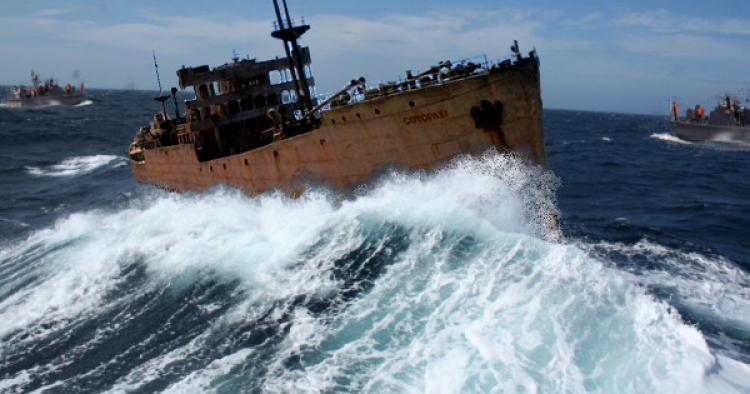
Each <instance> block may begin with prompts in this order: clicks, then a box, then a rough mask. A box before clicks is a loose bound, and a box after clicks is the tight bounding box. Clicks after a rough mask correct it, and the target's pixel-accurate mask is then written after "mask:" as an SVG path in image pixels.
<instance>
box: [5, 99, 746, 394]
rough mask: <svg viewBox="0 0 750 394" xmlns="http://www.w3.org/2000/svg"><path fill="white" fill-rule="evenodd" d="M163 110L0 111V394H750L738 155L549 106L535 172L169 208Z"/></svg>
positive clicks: (510, 164) (495, 172)
mask: <svg viewBox="0 0 750 394" xmlns="http://www.w3.org/2000/svg"><path fill="white" fill-rule="evenodd" d="M154 95H155V94H154V92H132V91H103V90H98V91H90V95H89V97H88V98H89V100H88V101H87V102H86V103H84V104H83V105H81V106H78V107H73V108H59V107H53V108H46V109H35V110H12V109H9V108H3V107H0V141H2V142H3V143H2V144H0V342H1V343H2V346H0V391H2V392H5V391H7V392H32V391H37V392H66V393H67V392H180V393H182V392H222V393H223V392H227V393H228V392H232V393H234V392H451V393H459V392H461V393H465V392H493V391H494V392H528V391H531V392H537V391H538V392H602V393H604V392H606V393H611V392H636V391H638V392H750V365H748V364H750V291H749V290H748V284H749V283H750V280H749V276H748V275H749V273H748V269H749V268H750V257H749V256H750V253H748V252H750V238H749V237H748V236H747V234H748V230H750V200H749V199H748V197H750V177H748V173H749V172H750V147H748V146H746V145H741V144H731V143H698V144H696V143H685V142H681V141H679V140H677V139H675V138H673V137H671V136H670V135H669V128H668V123H667V118H666V116H664V117H661V116H642V115H623V114H606V113H593V112H576V111H558V110H546V111H545V114H544V126H545V136H546V145H547V153H548V161H549V170H545V169H543V168H527V167H525V166H524V165H523V164H522V161H521V160H517V159H515V158H513V157H506V156H502V155H498V154H496V153H491V152H490V153H487V154H485V155H484V156H483V157H480V158H474V159H471V158H459V159H457V160H456V161H455V162H453V163H451V165H449V166H447V167H446V168H444V169H442V170H440V171H438V172H436V173H431V174H426V173H414V174H408V173H407V174H404V173H394V174H391V175H390V176H387V177H384V178H383V179H380V180H379V181H378V182H377V183H376V184H373V185H371V187H370V188H369V190H367V191H363V192H362V193H360V194H358V195H356V196H352V197H350V198H348V199H345V200H343V201H342V200H341V199H339V198H337V197H336V196H335V194H334V193H332V192H330V191H328V190H325V189H313V190H310V191H309V192H306V193H305V194H304V195H303V196H302V197H301V198H300V199H298V200H291V199H288V198H287V197H285V196H284V195H282V194H277V193H267V194H265V195H261V196H258V197H254V198H250V197H247V196H244V195H242V194H240V193H238V192H236V191H234V190H232V189H228V188H216V189H213V190H211V191H209V192H207V193H204V194H199V195H196V194H190V193H188V194H171V193H167V192H164V191H161V190H156V189H153V188H151V187H147V186H140V185H136V184H135V182H134V180H133V177H132V174H131V172H130V167H129V162H128V159H127V147H128V144H129V143H130V141H131V140H132V138H133V136H134V134H135V131H136V130H137V129H138V128H139V127H140V126H142V125H145V124H146V123H147V122H148V120H149V119H150V118H151V115H152V113H153V112H155V111H158V110H159V108H158V107H157V105H158V104H157V103H155V102H154V101H153V100H152V98H153V96H154ZM541 179H545V180H549V182H541V181H540V180H541ZM550 185H551V187H549V186H550ZM550 206H551V207H553V208H556V209H557V210H558V211H559V213H560V218H561V225H562V230H563V234H564V237H565V240H564V242H563V243H562V244H557V243H554V242H548V241H546V239H548V238H549V237H548V236H545V235H548V234H547V233H546V229H545V227H544V226H543V224H542V220H541V219H542V216H543V215H539V214H538V212H539V210H540V207H550Z"/></svg>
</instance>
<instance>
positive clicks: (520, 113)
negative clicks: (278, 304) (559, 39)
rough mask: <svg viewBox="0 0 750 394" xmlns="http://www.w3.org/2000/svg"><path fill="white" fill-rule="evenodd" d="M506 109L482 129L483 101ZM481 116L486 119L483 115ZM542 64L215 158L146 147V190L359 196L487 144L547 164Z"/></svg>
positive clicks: (324, 122) (424, 91)
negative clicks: (383, 179)
mask: <svg viewBox="0 0 750 394" xmlns="http://www.w3.org/2000/svg"><path fill="white" fill-rule="evenodd" d="M483 101H484V102H485V103H486V102H491V103H500V105H501V106H502V116H501V120H500V121H499V127H497V128H491V127H490V128H487V127H481V125H480V124H479V123H478V122H477V119H476V118H477V113H478V112H481V111H478V110H477V109H478V108H482V107H481V103H482V102H483ZM480 115H481V114H480ZM541 116H542V100H541V94H540V84H539V68H538V62H529V64H527V65H525V66H519V67H515V68H513V69H509V70H504V71H501V72H495V73H486V74H480V75H475V76H472V77H470V78H466V79H463V80H460V81H455V82H452V83H451V82H447V83H442V84H439V85H434V86H429V87H424V88H421V89H416V90H411V91H406V92H402V93H399V94H397V95H395V96H388V97H382V98H374V99H368V100H365V101H362V102H360V103H357V104H356V105H349V106H342V107H336V108H333V109H331V110H328V111H324V112H323V113H322V115H321V126H320V127H319V128H317V129H315V130H313V131H310V132H308V133H305V134H302V135H298V136H295V137H291V138H288V139H284V140H281V141H277V142H274V143H271V144H269V145H266V146H263V147H260V148H257V149H254V150H251V151H247V152H243V153H239V154H234V155H230V156H225V157H221V158H217V159H214V160H209V161H203V162H201V161H199V160H198V155H197V154H196V151H195V147H194V145H192V144H179V145H172V146H167V147H160V148H150V149H144V150H143V156H142V160H138V161H136V160H132V159H131V167H132V170H133V174H134V175H135V179H136V181H137V182H139V183H145V184H152V185H155V186H159V187H162V188H166V189H169V190H173V191H202V190H205V189H208V188H210V187H213V186H215V185H217V184H226V185H230V186H232V187H236V188H238V189H241V190H243V191H244V192H246V193H250V194H255V193H261V192H264V191H267V190H271V189H279V188H281V189H283V190H287V191H290V192H292V193H299V192H300V191H301V190H303V189H304V187H305V185H308V184H310V182H315V183H319V184H323V185H325V186H328V187H332V188H337V189H353V188H355V187H357V186H358V185H360V184H363V183H366V182H368V181H369V180H371V179H372V178H373V177H374V176H377V175H378V173H380V172H382V171H384V170H386V169H388V168H392V167H397V168H406V169H431V168H434V167H435V166H436V165H437V164H439V163H444V162H447V161H449V160H450V159H452V158H453V157H454V156H455V155H457V154H460V153H465V154H477V153H480V152H482V151H484V150H485V149H487V148H489V147H495V148H497V149H498V150H500V151H503V150H506V149H509V150H514V151H521V152H524V153H525V154H527V155H528V156H529V157H530V158H531V159H532V160H533V161H535V162H536V163H539V164H542V165H546V152H545V148H544V136H543V129H542V120H541Z"/></svg>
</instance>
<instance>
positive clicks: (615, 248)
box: [583, 240, 750, 354]
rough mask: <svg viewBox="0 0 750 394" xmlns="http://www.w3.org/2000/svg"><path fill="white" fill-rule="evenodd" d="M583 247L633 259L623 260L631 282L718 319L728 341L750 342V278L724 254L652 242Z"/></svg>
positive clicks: (698, 315) (697, 313)
mask: <svg viewBox="0 0 750 394" xmlns="http://www.w3.org/2000/svg"><path fill="white" fill-rule="evenodd" d="M583 247H584V248H587V249H590V250H591V251H592V252H594V253H595V254H596V255H600V256H606V255H619V256H623V257H624V258H626V259H627V260H626V261H633V262H634V263H632V264H623V265H625V267H623V269H624V270H625V271H624V272H623V273H622V275H623V276H625V277H626V278H628V279H629V280H630V281H632V282H633V283H636V284H638V285H639V286H642V287H644V288H648V289H651V290H652V291H655V292H657V294H659V295H660V296H662V297H666V298H669V303H670V304H672V305H675V306H676V307H678V308H680V309H682V310H684V311H687V312H689V313H690V314H691V315H692V316H694V317H695V318H697V319H698V320H704V319H705V320H707V321H711V322H713V323H712V324H715V325H716V326H718V327H720V328H721V329H722V330H723V331H726V333H727V335H728V337H727V338H725V339H729V340H730V341H731V340H736V341H739V342H744V343H747V342H748V341H750V290H748V289H749V288H750V276H749V275H748V274H747V272H745V271H744V270H742V269H741V268H739V267H737V265H736V264H734V263H732V262H731V261H729V260H726V259H725V258H724V257H721V256H705V255H702V254H700V253H696V252H689V251H688V252H686V251H680V250H674V249H671V248H667V247H665V246H663V245H659V244H656V243H654V242H651V241H649V240H641V241H639V242H637V243H636V244H633V245H626V244H621V243H597V244H594V245H588V246H586V245H583ZM604 258H606V257H604ZM642 260H647V261H659V264H660V265H659V267H658V269H655V268H653V266H650V265H648V264H638V262H639V261H642ZM725 345H727V344H725ZM730 354H731V352H730Z"/></svg>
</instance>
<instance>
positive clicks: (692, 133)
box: [670, 95, 750, 143]
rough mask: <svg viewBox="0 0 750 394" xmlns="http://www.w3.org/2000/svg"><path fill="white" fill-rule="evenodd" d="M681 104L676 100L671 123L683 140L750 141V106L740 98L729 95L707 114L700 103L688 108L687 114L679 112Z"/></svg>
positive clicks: (673, 130) (673, 129)
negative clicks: (746, 106)
mask: <svg viewBox="0 0 750 394" xmlns="http://www.w3.org/2000/svg"><path fill="white" fill-rule="evenodd" d="M745 101H746V102H747V101H748V100H745ZM678 108H679V107H678V106H677V104H676V103H672V111H671V112H672V117H671V120H670V124H671V126H672V132H673V133H674V135H675V136H676V137H678V138H680V139H682V140H685V141H741V142H746V143H750V109H748V108H745V106H744V105H743V104H742V102H741V101H740V100H739V99H737V98H732V97H730V96H729V95H726V96H725V97H724V98H723V99H722V100H720V102H719V105H717V106H716V108H714V109H713V110H712V111H711V113H710V114H708V115H707V116H706V115H704V114H703V107H702V106H700V105H696V106H695V108H688V109H687V110H686V111H685V117H680V116H679V114H678V112H679V110H678Z"/></svg>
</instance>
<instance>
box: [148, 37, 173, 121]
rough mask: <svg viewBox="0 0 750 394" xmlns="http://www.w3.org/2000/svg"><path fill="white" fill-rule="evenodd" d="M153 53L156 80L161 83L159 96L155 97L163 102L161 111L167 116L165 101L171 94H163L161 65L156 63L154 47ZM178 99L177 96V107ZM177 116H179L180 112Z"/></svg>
mask: <svg viewBox="0 0 750 394" xmlns="http://www.w3.org/2000/svg"><path fill="white" fill-rule="evenodd" d="M151 54H152V55H154V68H155V69H156V82H157V83H158V84H159V97H156V98H154V100H156V101H159V102H161V111H162V113H163V114H164V117H165V118H166V116H167V107H166V106H165V105H164V101H166V100H167V99H168V98H169V96H166V95H162V94H161V78H159V65H158V64H156V50H154V49H152V50H151ZM173 94H174V93H173ZM176 100H177V99H176V98H175V107H176V106H177V101H176ZM177 117H178V118H179V114H178V116H177Z"/></svg>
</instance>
